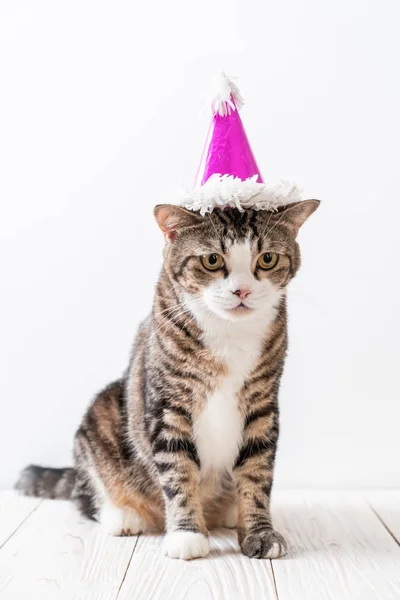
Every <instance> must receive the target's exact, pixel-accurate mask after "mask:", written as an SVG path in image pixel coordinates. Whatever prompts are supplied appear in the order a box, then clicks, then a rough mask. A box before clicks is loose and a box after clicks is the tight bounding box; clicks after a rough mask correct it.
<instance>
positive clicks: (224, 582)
mask: <svg viewBox="0 0 400 600" xmlns="http://www.w3.org/2000/svg"><path fill="white" fill-rule="evenodd" d="M162 542H163V538H162V536H141V537H140V539H139V542H138V545H137V547H136V550H135V553H134V554H133V557H132V560H131V563H130V566H129V569H128V572H127V574H126V577H125V581H124V583H123V585H122V588H121V591H120V594H119V596H118V600H149V599H150V598H151V600H211V599H212V600H275V599H276V593H275V587H274V581H273V574H272V570H271V564H270V561H269V560H255V559H250V558H247V557H246V556H243V555H242V554H241V553H240V551H239V547H238V543H237V540H236V532H235V531H231V530H228V529H221V530H218V531H213V532H211V553H210V555H209V556H208V557H207V558H202V559H197V560H193V561H190V562H186V561H181V560H173V559H170V558H166V557H164V556H163V554H162V552H161V546H162Z"/></svg>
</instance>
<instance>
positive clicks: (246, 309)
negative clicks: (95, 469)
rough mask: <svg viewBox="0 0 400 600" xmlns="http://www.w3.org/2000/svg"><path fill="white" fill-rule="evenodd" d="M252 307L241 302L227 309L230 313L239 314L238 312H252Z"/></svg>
mask: <svg viewBox="0 0 400 600" xmlns="http://www.w3.org/2000/svg"><path fill="white" fill-rule="evenodd" d="M252 310H253V309H252V308H250V307H249V306H246V304H244V303H243V302H241V303H240V304H238V305H237V306H234V307H233V308H230V309H229V313H230V314H235V315H239V314H247V313H250V312H252Z"/></svg>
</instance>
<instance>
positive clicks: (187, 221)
mask: <svg viewBox="0 0 400 600" xmlns="http://www.w3.org/2000/svg"><path fill="white" fill-rule="evenodd" d="M154 216H155V219H156V221H157V224H158V226H159V228H160V229H161V231H162V232H163V234H164V235H165V237H166V239H167V240H168V241H169V242H173V241H174V238H175V233H176V232H177V231H178V230H179V229H183V228H184V227H193V225H198V224H199V223H200V222H201V221H202V220H203V217H201V216H200V215H199V214H198V213H195V212H193V211H191V210H187V209H186V208H183V207H182V206H175V205H174V204H159V205H158V206H156V207H155V209H154Z"/></svg>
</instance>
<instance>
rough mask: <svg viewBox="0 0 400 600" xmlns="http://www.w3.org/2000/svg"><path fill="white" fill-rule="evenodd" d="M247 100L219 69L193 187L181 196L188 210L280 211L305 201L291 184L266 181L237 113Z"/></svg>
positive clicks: (204, 212)
mask: <svg viewBox="0 0 400 600" xmlns="http://www.w3.org/2000/svg"><path fill="white" fill-rule="evenodd" d="M243 104H244V102H243V98H242V96H241V94H240V91H239V89H238V87H237V85H236V83H235V82H234V80H233V79H232V78H230V77H228V76H227V75H226V74H225V73H221V75H220V77H219V79H218V82H217V93H216V95H215V97H214V99H213V101H212V112H213V114H212V119H211V124H210V128H209V131H208V135H207V139H206V144H205V146H204V150H203V153H202V157H201V161H200V166H199V169H198V171H197V176H196V181H195V187H194V189H193V190H192V191H191V192H190V193H189V194H185V195H184V197H183V198H182V199H181V204H183V205H184V206H185V207H186V208H188V209H191V210H198V211H199V212H200V213H201V214H202V215H205V214H206V213H207V212H211V211H212V210H213V209H214V208H216V207H219V208H226V207H231V208H238V209H239V210H241V211H243V210H244V209H245V208H254V209H256V210H277V208H278V207H279V206H283V205H287V204H290V203H291V202H296V201H297V200H301V193H300V190H299V188H298V187H297V186H296V185H294V184H293V183H290V182H287V181H282V182H280V183H279V184H277V185H274V186H270V185H267V184H266V183H264V179H263V177H262V175H261V172H260V169H259V168H258V165H257V162H256V159H255V158H254V154H253V151H252V149H251V146H250V143H249V140H248V138H247V135H246V131H245V129H244V126H243V123H242V120H241V118H240V115H239V110H240V109H241V108H242V106H243Z"/></svg>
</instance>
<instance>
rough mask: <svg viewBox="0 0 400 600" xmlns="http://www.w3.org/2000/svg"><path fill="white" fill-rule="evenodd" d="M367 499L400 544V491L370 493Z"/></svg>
mask: <svg viewBox="0 0 400 600" xmlns="http://www.w3.org/2000/svg"><path fill="white" fill-rule="evenodd" d="M366 498H367V500H368V502H369V504H370V506H371V507H372V509H373V510H374V511H375V512H376V514H377V515H378V517H379V518H380V519H381V521H382V523H384V525H385V527H387V529H388V530H389V531H390V533H391V534H392V536H393V537H394V538H395V539H396V541H397V543H398V544H400V491H397V490H386V491H384V492H370V493H368V494H366Z"/></svg>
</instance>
